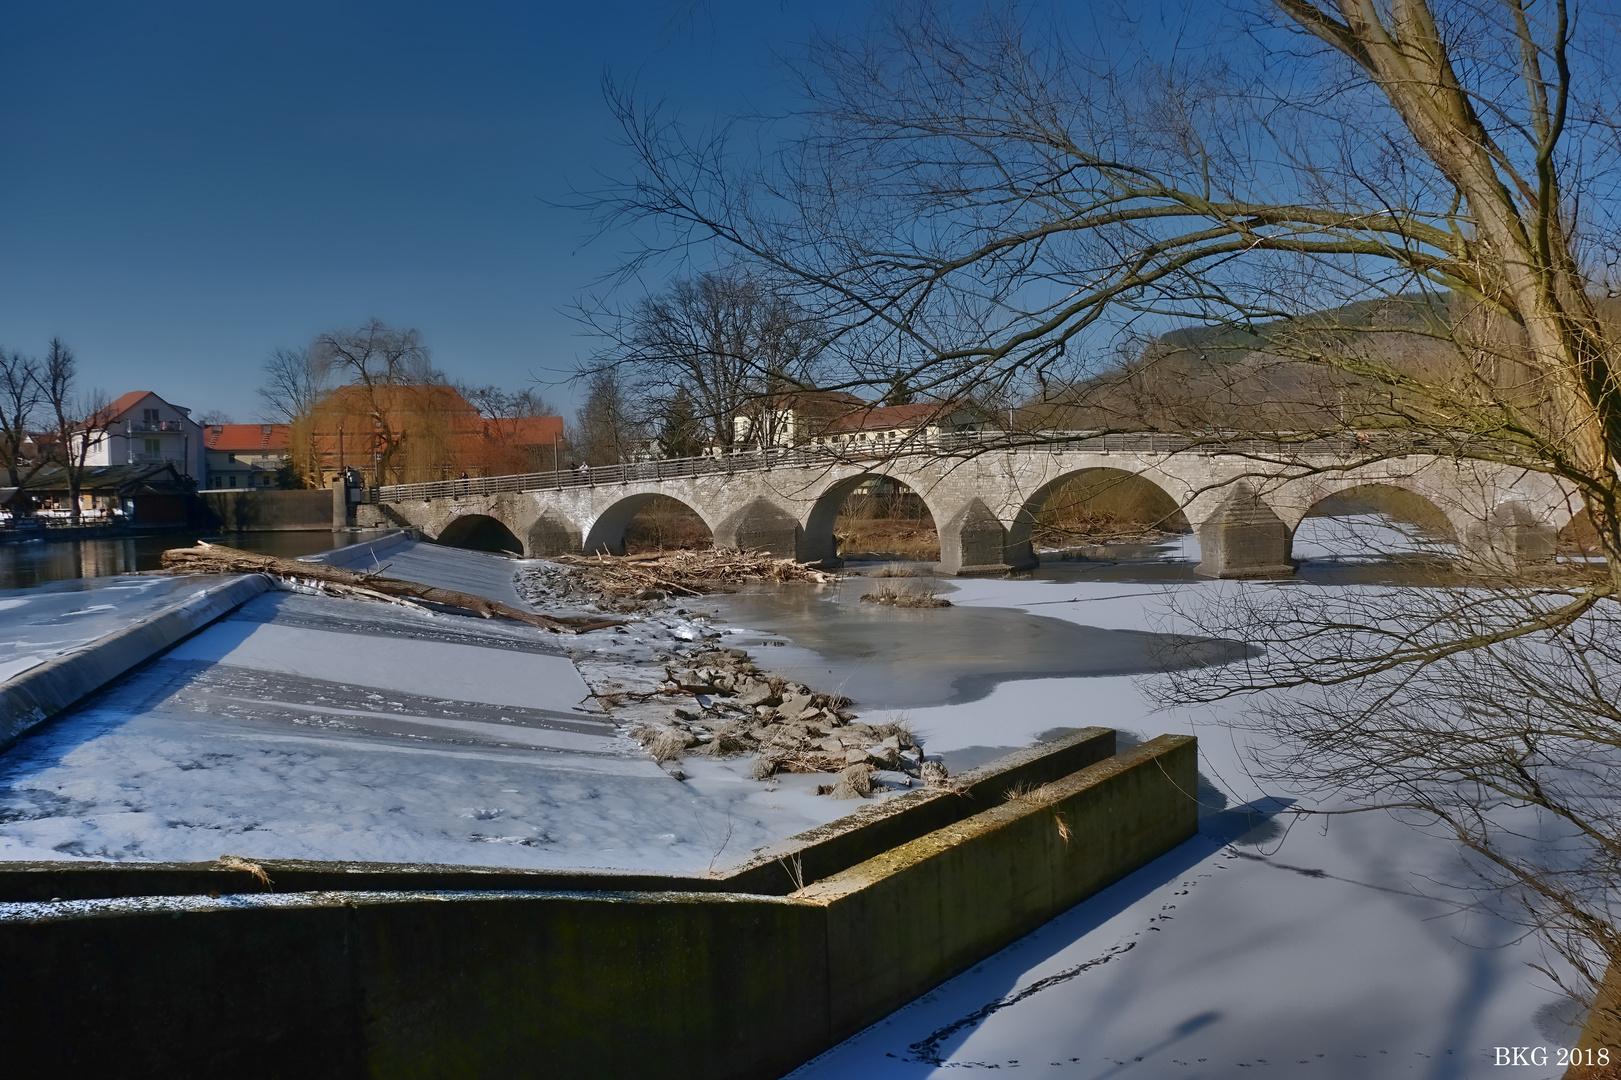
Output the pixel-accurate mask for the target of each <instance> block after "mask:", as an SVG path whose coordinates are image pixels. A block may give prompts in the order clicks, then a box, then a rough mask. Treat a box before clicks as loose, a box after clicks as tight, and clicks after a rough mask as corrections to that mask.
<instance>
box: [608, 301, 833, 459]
mask: <svg viewBox="0 0 1621 1080" xmlns="http://www.w3.org/2000/svg"><path fill="white" fill-rule="evenodd" d="M586 320H587V322H588V324H589V325H590V326H591V327H592V329H593V330H594V331H595V332H596V333H598V334H599V335H601V336H602V337H604V338H605V339H606V340H607V342H608V344H607V345H606V347H605V348H604V349H602V350H601V351H600V352H598V353H597V355H596V356H594V357H593V358H592V359H591V361H590V362H589V363H588V364H587V365H586V367H585V369H584V372H585V373H589V374H593V375H594V374H598V373H602V372H612V373H613V374H614V378H615V385H616V386H617V387H618V388H620V389H621V390H622V391H623V393H624V396H625V397H626V399H627V402H628V403H629V406H630V408H631V410H632V411H634V413H635V416H636V419H637V421H638V422H640V423H642V424H644V425H648V424H653V425H657V424H661V423H662V422H663V419H664V417H665V416H666V415H667V414H668V413H669V412H670V410H671V409H672V408H673V407H675V404H676V402H677V400H678V399H683V400H684V404H683V405H682V408H683V409H690V410H691V416H692V418H693V419H696V420H697V422H698V423H700V424H702V425H703V427H704V429H705V431H706V433H707V435H708V439H709V441H710V442H711V444H712V445H714V446H717V447H720V448H722V449H726V448H730V447H731V446H732V445H733V444H734V443H736V442H737V441H738V440H739V425H738V424H737V423H736V420H737V419H738V418H739V417H744V418H746V419H748V420H749V421H750V423H749V424H747V425H744V426H747V427H749V428H750V430H751V432H752V434H753V438H752V440H751V441H757V440H759V439H761V438H765V439H767V440H771V439H772V436H773V434H774V433H772V432H770V431H768V430H767V428H768V427H769V424H770V421H771V419H772V417H773V416H775V415H776V412H777V410H775V409H774V408H772V406H771V402H772V400H773V399H774V398H776V397H778V396H780V395H783V394H787V393H793V392H796V391H803V390H807V389H809V388H811V387H812V386H813V385H814V380H815V375H816V371H817V367H818V361H819V360H820V358H821V352H822V347H823V329H822V327H821V325H820V324H819V323H818V322H817V321H816V320H815V319H813V318H811V317H810V316H809V315H807V314H806V313H805V312H804V311H802V310H801V309H799V308H798V307H797V306H796V305H795V304H794V303H793V302H792V301H790V300H787V299H785V298H783V297H781V296H778V295H776V294H775V293H774V292H773V291H772V290H771V288H770V286H769V284H768V282H767V281H766V280H765V279H764V278H762V277H760V276H759V275H756V274H752V273H749V272H748V271H746V270H741V269H732V270H727V271H713V272H709V273H703V274H699V275H697V276H696V277H692V278H683V279H680V280H678V281H676V282H675V283H674V284H672V285H671V286H670V287H669V288H668V289H666V290H665V291H663V292H661V293H658V294H656V295H653V296H648V297H645V298H644V299H642V300H641V301H639V302H638V303H636V304H635V305H633V306H632V307H631V308H630V309H629V310H628V311H613V310H604V309H598V310H595V311H592V312H589V313H587V316H586Z"/></svg>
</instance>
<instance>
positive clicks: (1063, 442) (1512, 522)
mask: <svg viewBox="0 0 1621 1080" xmlns="http://www.w3.org/2000/svg"><path fill="white" fill-rule="evenodd" d="M1020 438H1021V439H1026V438H1028V439H1030V441H1028V442H1024V443H1015V442H1013V441H1010V440H1009V438H1008V437H1007V435H1006V434H1004V433H1001V432H994V433H989V434H988V435H981V436H968V437H961V436H959V437H955V438H950V439H943V440H938V441H934V442H931V443H928V444H913V445H908V446H906V447H904V448H902V449H900V450H898V451H897V450H890V451H889V452H887V453H882V454H877V453H874V454H870V455H865V456H861V455H852V454H849V453H834V452H830V451H823V450H821V449H819V448H818V449H814V450H813V449H810V448H792V449H790V448H779V449H768V450H761V451H753V452H748V453H741V454H730V455H724V456H710V457H699V458H681V459H672V460H664V461H647V462H638V463H634V464H629V465H613V466H599V467H594V468H590V469H581V470H575V471H569V472H556V473H530V474H524V475H519V476H495V477H482V478H479V479H475V480H450V481H442V482H437V483H428V484H402V485H395V486H388V487H381V488H373V489H371V490H370V491H368V492H367V493H366V498H365V500H364V504H363V505H361V506H360V507H359V508H358V519H357V523H358V524H361V525H368V524H372V525H378V524H386V523H388V522H393V523H395V524H408V525H411V526H414V527H415V528H417V529H419V530H420V531H421V532H422V533H423V534H424V535H425V536H427V537H428V538H430V539H437V540H440V541H443V542H445V543H465V542H466V541H467V540H468V539H470V538H471V537H473V536H474V535H476V534H477V533H478V532H479V531H480V530H488V529H490V528H491V527H492V526H491V522H492V521H493V522H498V523H499V524H500V525H501V526H502V527H503V528H505V529H506V530H507V531H509V532H510V533H511V534H512V536H513V537H514V538H516V539H517V541H518V542H519V543H521V544H522V545H523V550H524V554H526V555H529V556H545V555H557V554H565V553H570V552H582V551H583V552H591V551H608V552H622V551H623V550H624V535H625V527H626V525H628V524H629V522H630V520H631V518H632V517H634V516H635V514H636V512H637V511H638V510H640V509H642V508H643V507H644V506H646V505H647V503H648V502H650V501H651V500H652V499H653V498H654V497H655V496H658V495H664V496H668V497H669V498H672V499H676V500H678V501H679V502H681V503H684V504H685V505H686V506H688V507H690V508H691V509H692V510H693V511H694V512H695V513H697V514H698V516H699V517H701V518H702V519H703V520H704V523H705V524H706V525H708V526H709V528H710V530H711V531H712V532H713V534H714V537H715V543H716V544H717V545H722V546H735V547H746V548H760V549H764V550H767V551H770V552H773V553H775V554H777V555H779V556H791V557H794V558H797V559H801V560H804V561H807V562H820V563H824V564H832V563H836V562H837V548H836V541H835V540H834V537H833V522H834V519H835V518H836V517H837V516H838V513H839V508H840V506H841V505H842V504H843V502H844V500H845V498H846V497H847V496H848V495H849V494H850V493H851V492H852V491H853V490H855V488H856V487H857V486H858V485H860V484H861V483H862V482H863V481H864V480H866V479H868V478H870V477H874V476H884V477H889V478H891V479H893V480H896V481H899V482H901V483H903V484H905V485H906V486H907V487H908V488H910V489H911V490H912V491H914V492H916V493H917V495H918V496H919V497H920V498H921V499H922V500H923V502H924V504H925V505H926V506H927V507H928V509H929V512H930V514H932V515H933V517H934V521H935V525H936V527H937V528H938V530H939V534H940V563H939V567H938V569H939V571H940V572H941V573H943V574H993V573H1001V572H1004V571H1007V570H1010V569H1023V568H1027V567H1031V566H1034V565H1035V564H1036V556H1035V552H1034V550H1033V548H1032V546H1031V526H1032V524H1033V522H1034V515H1035V513H1036V511H1037V510H1038V509H1039V508H1040V507H1041V506H1042V504H1043V502H1044V501H1045V500H1046V499H1047V498H1048V496H1049V495H1050V494H1051V493H1052V492H1053V490H1054V489H1055V488H1056V487H1057V486H1058V485H1060V484H1063V483H1064V482H1066V481H1068V480H1071V479H1073V478H1075V477H1079V476H1089V477H1098V478H1101V477H1105V476H1107V475H1110V474H1121V473H1128V474H1131V475H1133V476H1138V477H1141V478H1142V479H1144V480H1146V481H1148V482H1149V483H1152V484H1155V485H1157V486H1158V487H1159V488H1160V489H1162V490H1163V491H1164V492H1165V493H1166V494H1168V495H1169V496H1170V497H1171V498H1172V499H1173V500H1174V501H1175V502H1176V503H1177V505H1178V506H1180V507H1181V508H1182V511H1183V513H1184V514H1185V515H1186V517H1187V519H1188V522H1189V524H1190V525H1191V526H1192V527H1193V529H1194V531H1195V532H1196V533H1197V534H1198V538H1199V545H1200V550H1201V552H1202V554H1203V561H1202V562H1201V563H1200V564H1199V566H1198V570H1199V572H1200V573H1202V574H1205V575H1208V576H1212V577H1270V576H1277V575H1284V574H1288V573H1291V572H1292V571H1293V569H1294V563H1293V561H1292V559H1291V558H1290V546H1291V543H1292V541H1293V537H1294V531H1295V528H1296V527H1297V526H1298V525H1299V523H1300V520H1301V519H1302V518H1303V517H1304V516H1305V515H1306V513H1307V511H1309V510H1310V509H1311V508H1312V507H1313V506H1314V505H1316V504H1317V503H1318V502H1320V501H1321V500H1322V499H1324V498H1327V497H1328V496H1331V495H1336V494H1341V493H1345V492H1348V491H1353V490H1355V489H1359V488H1365V487H1375V488H1380V487H1382V488H1398V489H1401V490H1403V491H1407V492H1411V493H1412V494H1414V495H1417V496H1419V497H1421V498H1423V499H1426V500H1428V501H1429V502H1430V503H1431V504H1433V505H1434V506H1435V507H1436V508H1437V509H1438V510H1440V511H1441V513H1442V514H1444V515H1445V516H1446V519H1447V521H1448V522H1450V523H1451V526H1452V531H1453V534H1454V539H1455V541H1456V542H1457V544H1458V548H1459V551H1460V553H1461V554H1462V555H1463V556H1464V558H1465V559H1466V560H1467V561H1469V562H1470V563H1471V564H1473V565H1475V566H1477V567H1479V568H1481V569H1483V570H1487V571H1494V572H1500V571H1506V570H1512V569H1515V568H1518V567H1523V566H1526V565H1528V564H1533V563H1536V562H1539V561H1545V560H1547V559H1550V558H1552V556H1553V553H1554V544H1555V540H1556V537H1557V534H1558V531H1559V530H1560V529H1561V528H1563V527H1564V526H1566V525H1567V524H1569V523H1570V520H1571V518H1572V516H1573V514H1574V513H1575V511H1576V510H1578V509H1579V503H1578V501H1577V500H1576V499H1575V497H1574V495H1573V493H1572V492H1571V491H1570V490H1569V489H1567V488H1565V487H1564V486H1563V485H1562V484H1561V483H1560V482H1559V481H1557V480H1555V479H1554V478H1552V477H1549V476H1547V475H1545V474H1542V473H1535V472H1529V471H1527V470H1524V469H1517V468H1511V467H1508V466H1503V465H1496V464H1491V463H1483V462H1478V461H1473V460H1464V459H1459V458H1456V457H1451V456H1446V455H1444V454H1442V453H1439V452H1436V451H1433V450H1432V451H1425V450H1423V449H1420V448H1411V447H1410V448H1407V449H1405V450H1404V449H1401V448H1397V447H1394V445H1393V444H1389V443H1381V442H1378V441H1375V443H1373V444H1371V445H1369V444H1359V443H1358V442H1356V441H1355V440H1352V439H1346V440H1317V441H1313V442H1301V443H1298V444H1294V445H1286V444H1284V445H1280V444H1279V443H1277V442H1265V441H1253V440H1252V441H1243V440H1230V441H1223V442H1212V441H1201V440H1196V439H1194V438H1191V437H1185V436H1176V435H1163V434H1152V435H1105V436H1092V435H1087V434H1086V433H1075V434H1063V435H1053V434H1050V433H1049V434H1045V435H1043V436H1041V437H1040V441H1039V442H1038V441H1036V440H1035V439H1034V437H1027V436H1020Z"/></svg>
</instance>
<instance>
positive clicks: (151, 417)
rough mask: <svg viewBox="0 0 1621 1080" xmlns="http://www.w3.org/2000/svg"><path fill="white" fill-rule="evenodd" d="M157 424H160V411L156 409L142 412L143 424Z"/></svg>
mask: <svg viewBox="0 0 1621 1080" xmlns="http://www.w3.org/2000/svg"><path fill="white" fill-rule="evenodd" d="M157 422H158V410H156V409H142V410H141V423H143V424H156V423H157Z"/></svg>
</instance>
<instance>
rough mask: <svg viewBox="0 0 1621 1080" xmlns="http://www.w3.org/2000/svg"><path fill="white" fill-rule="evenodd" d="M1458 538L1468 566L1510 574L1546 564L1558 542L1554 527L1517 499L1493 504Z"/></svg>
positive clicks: (1551, 558)
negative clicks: (1487, 511) (1494, 505)
mask: <svg viewBox="0 0 1621 1080" xmlns="http://www.w3.org/2000/svg"><path fill="white" fill-rule="evenodd" d="M1459 539H1460V540H1462V541H1463V542H1462V543H1461V544H1460V545H1459V547H1460V549H1461V551H1462V553H1463V557H1464V559H1465V561H1466V562H1467V564H1468V565H1469V567H1470V568H1471V569H1473V570H1475V571H1477V572H1479V573H1483V574H1512V573H1516V572H1518V571H1522V570H1530V569H1533V568H1535V567H1538V566H1544V565H1547V564H1548V563H1551V562H1553V561H1554V556H1555V554H1556V553H1557V550H1558V546H1559V533H1558V531H1557V530H1556V529H1554V527H1553V526H1552V525H1550V524H1548V523H1547V522H1545V521H1543V520H1542V519H1541V518H1539V517H1538V516H1537V515H1536V514H1534V513H1533V512H1532V511H1531V510H1530V508H1529V507H1527V506H1525V505H1524V504H1523V503H1518V502H1511V503H1504V504H1502V505H1500V506H1497V507H1494V508H1493V509H1492V510H1491V512H1490V513H1488V514H1487V515H1486V519H1485V520H1484V521H1481V522H1478V523H1476V524H1474V525H1472V526H1470V527H1469V528H1468V529H1465V530H1464V535H1463V536H1461V537H1459Z"/></svg>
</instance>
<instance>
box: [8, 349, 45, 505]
mask: <svg viewBox="0 0 1621 1080" xmlns="http://www.w3.org/2000/svg"><path fill="white" fill-rule="evenodd" d="M39 404H40V386H39V362H38V361H37V360H35V359H34V358H33V357H31V356H24V355H23V354H22V353H20V352H18V351H16V350H15V349H13V350H11V351H10V352H7V351H6V350H5V349H0V454H4V455H5V459H6V482H7V484H8V485H9V486H10V487H16V486H17V485H18V484H19V483H21V481H22V478H23V473H22V472H21V465H22V445H23V442H24V441H25V440H26V439H27V438H28V434H29V429H30V425H31V424H32V423H33V420H34V410H36V409H37V408H38V407H39Z"/></svg>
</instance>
